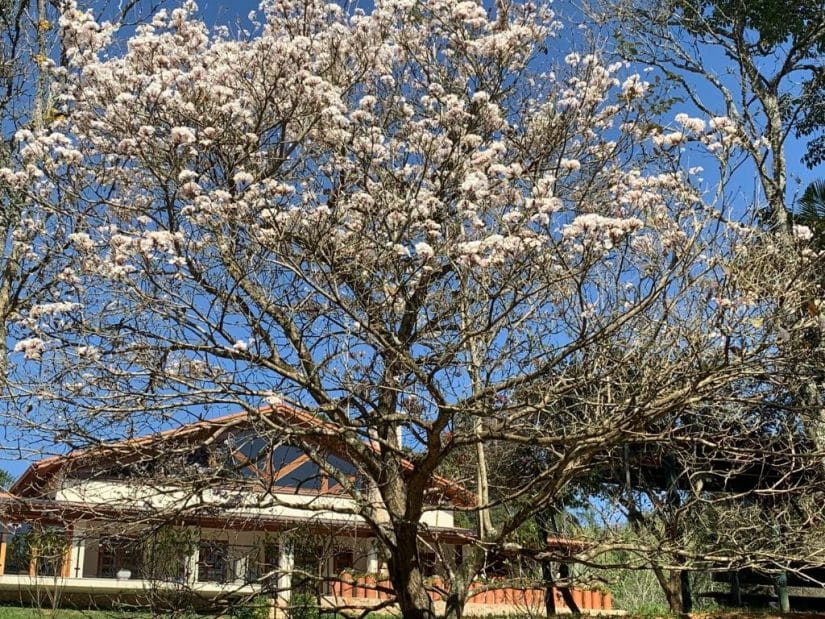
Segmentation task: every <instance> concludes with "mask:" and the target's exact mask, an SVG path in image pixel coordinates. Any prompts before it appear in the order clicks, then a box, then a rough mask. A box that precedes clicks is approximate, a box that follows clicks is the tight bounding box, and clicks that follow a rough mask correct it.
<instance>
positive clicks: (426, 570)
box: [420, 552, 438, 578]
mask: <svg viewBox="0 0 825 619" xmlns="http://www.w3.org/2000/svg"><path fill="white" fill-rule="evenodd" d="M420 557H421V571H422V573H423V574H424V577H425V578H428V577H430V576H435V573H436V566H437V565H438V558H437V557H436V556H435V553H434V552H422V553H421V555H420Z"/></svg>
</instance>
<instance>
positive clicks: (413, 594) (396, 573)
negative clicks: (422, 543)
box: [388, 522, 436, 619]
mask: <svg viewBox="0 0 825 619" xmlns="http://www.w3.org/2000/svg"><path fill="white" fill-rule="evenodd" d="M394 528H395V534H396V543H395V545H394V546H393V547H392V548H391V549H390V556H389V565H388V567H389V572H390V580H391V581H392V586H393V589H394V590H395V595H396V600H397V603H398V608H399V610H400V611H401V615H402V616H403V617H404V618H405V619H434V618H435V617H436V614H435V609H434V607H433V602H432V600H431V599H430V596H429V595H428V594H427V590H426V589H425V587H424V573H423V571H422V569H421V562H420V561H419V558H418V523H417V522H397V523H396V524H395V527H394Z"/></svg>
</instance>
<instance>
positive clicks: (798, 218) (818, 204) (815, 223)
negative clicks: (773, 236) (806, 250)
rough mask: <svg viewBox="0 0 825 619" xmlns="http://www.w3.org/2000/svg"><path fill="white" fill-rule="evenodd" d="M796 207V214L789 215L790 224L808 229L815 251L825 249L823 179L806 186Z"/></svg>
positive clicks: (824, 183) (824, 181)
mask: <svg viewBox="0 0 825 619" xmlns="http://www.w3.org/2000/svg"><path fill="white" fill-rule="evenodd" d="M798 205H799V208H798V210H797V212H796V213H793V214H792V215H791V220H792V222H793V223H794V224H797V225H803V226H807V227H808V228H810V229H811V231H812V232H813V233H814V237H813V239H812V241H813V244H814V245H815V246H816V248H817V249H825V179H819V180H816V181H814V182H812V183H811V184H810V185H808V187H807V188H806V189H805V193H803V194H802V197H801V198H799V201H798Z"/></svg>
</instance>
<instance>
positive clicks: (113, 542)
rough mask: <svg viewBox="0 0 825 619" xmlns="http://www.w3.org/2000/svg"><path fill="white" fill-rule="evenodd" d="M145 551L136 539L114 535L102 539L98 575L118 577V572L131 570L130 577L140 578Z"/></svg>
mask: <svg viewBox="0 0 825 619" xmlns="http://www.w3.org/2000/svg"><path fill="white" fill-rule="evenodd" d="M142 559H143V552H142V548H141V546H140V543H139V541H138V540H136V539H130V538H123V537H113V538H104V539H102V540H100V549H99V554H98V560H99V569H98V575H99V576H100V577H101V578H117V575H118V572H123V571H124V570H127V571H129V573H130V575H129V578H140V577H141V567H142V565H143V560H142Z"/></svg>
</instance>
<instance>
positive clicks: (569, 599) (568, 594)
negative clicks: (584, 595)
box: [559, 563, 582, 615]
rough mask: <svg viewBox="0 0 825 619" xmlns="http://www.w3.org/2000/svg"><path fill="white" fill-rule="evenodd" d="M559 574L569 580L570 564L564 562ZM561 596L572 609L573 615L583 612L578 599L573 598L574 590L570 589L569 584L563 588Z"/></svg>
mask: <svg viewBox="0 0 825 619" xmlns="http://www.w3.org/2000/svg"><path fill="white" fill-rule="evenodd" d="M559 576H561V577H562V579H563V580H569V579H570V566H569V565H567V564H566V563H562V564H561V565H560V566H559ZM561 597H562V599H563V600H564V603H565V604H566V605H567V608H569V609H570V614H571V615H581V614H582V611H581V608H579V605H578V604H576V600H575V599H574V598H573V592H572V591H571V590H570V587H569V586H564V587H562V588H561Z"/></svg>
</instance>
